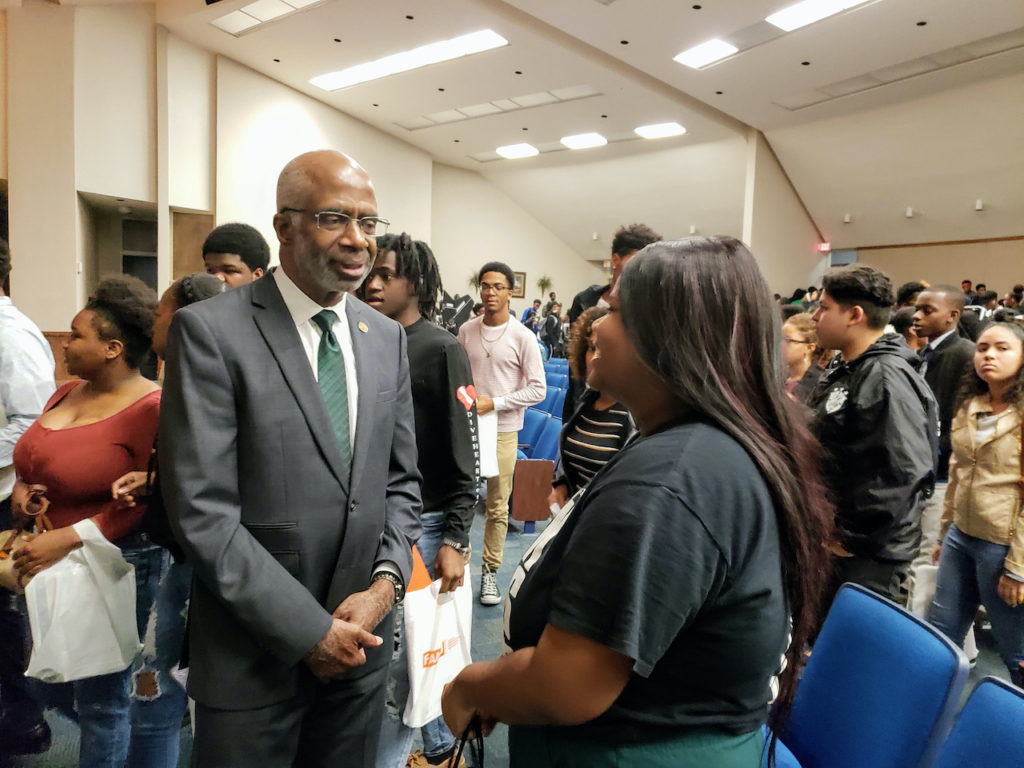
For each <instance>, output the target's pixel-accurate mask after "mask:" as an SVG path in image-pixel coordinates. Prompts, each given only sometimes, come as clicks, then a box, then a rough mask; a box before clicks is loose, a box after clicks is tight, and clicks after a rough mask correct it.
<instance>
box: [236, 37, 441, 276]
mask: <svg viewBox="0 0 1024 768" xmlns="http://www.w3.org/2000/svg"><path fill="white" fill-rule="evenodd" d="M313 149H338V150H341V151H343V152H345V153H347V154H349V155H351V156H352V157H354V158H355V159H356V160H357V161H358V162H359V163H360V164H361V165H362V166H363V167H364V168H365V169H366V170H367V171H368V172H369V174H370V177H371V178H372V179H373V183H374V186H375V187H376V191H377V204H378V208H379V211H380V214H381V216H383V217H384V218H386V219H388V220H389V221H391V223H392V229H393V230H397V231H399V232H400V231H402V230H406V231H408V232H414V233H416V235H417V237H419V238H421V239H425V240H428V241H429V239H430V174H431V161H430V156H429V155H427V154H426V153H425V152H422V151H420V150H418V149H415V148H413V147H412V146H410V145H409V144H406V143H404V142H402V141H399V140H398V139H393V138H391V137H390V136H387V135H385V134H383V133H381V132H380V131H378V130H376V129H374V128H370V127H369V126H368V125H366V124H365V123H362V122H360V121H358V120H355V119H354V118H351V117H349V116H348V115H345V114H343V113H341V112H339V111H337V110H336V109H332V108H331V107H328V106H326V105H325V104H322V103H320V102H319V101H316V100H314V99H311V98H309V97H308V96H305V95H303V94H301V93H299V92H298V91H294V90H292V89H291V88H288V87H287V86H284V85H281V84H280V83H278V82H276V81H274V80H271V79H270V78H268V77H264V76H263V75H261V74H259V73H257V72H254V71H253V70H251V69H248V68H246V67H243V66H242V65H240V64H236V63H235V62H233V61H231V60H230V59H225V58H223V57H218V59H217V202H216V213H217V223H218V224H224V223H226V222H229V221H242V222H245V223H247V224H251V225H252V226H254V227H256V228H257V229H259V230H260V231H261V232H262V233H263V236H264V237H265V238H267V242H268V243H270V251H271V254H272V255H273V259H274V261H275V262H276V260H277V237H276V235H275V234H274V228H273V217H274V213H275V211H276V206H275V202H276V201H275V189H276V186H277V177H278V174H280V172H281V169H282V168H283V167H284V166H285V164H286V163H287V162H288V161H289V160H291V159H292V158H293V157H295V156H296V155H299V154H301V153H303V152H307V151H309V150H313Z"/></svg>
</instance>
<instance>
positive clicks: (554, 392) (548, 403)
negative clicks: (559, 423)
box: [531, 387, 562, 416]
mask: <svg viewBox="0 0 1024 768" xmlns="http://www.w3.org/2000/svg"><path fill="white" fill-rule="evenodd" d="M561 391H562V390H560V389H559V388H558V387H548V391H547V394H546V395H544V399H543V400H541V401H540V402H539V403H537V404H536V405H534V406H531V407H532V408H536V409H537V410H538V411H544V413H550V414H551V415H553V416H560V415H561V414H559V413H555V410H554V406H555V398H557V397H558V393H559V392H561Z"/></svg>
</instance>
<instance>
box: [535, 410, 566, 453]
mask: <svg viewBox="0 0 1024 768" xmlns="http://www.w3.org/2000/svg"><path fill="white" fill-rule="evenodd" d="M561 431H562V420H561V419H559V418H556V417H554V416H552V417H551V419H550V420H549V421H548V422H547V423H545V424H544V429H543V430H541V433H540V437H538V438H537V442H536V443H535V444H534V446H533V450H532V451H530V452H529V453H530V458H531V459H548V460H549V461H556V460H557V459H558V435H559V434H560V433H561Z"/></svg>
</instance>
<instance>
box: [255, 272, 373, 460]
mask: <svg viewBox="0 0 1024 768" xmlns="http://www.w3.org/2000/svg"><path fill="white" fill-rule="evenodd" d="M273 279H274V280H275V281H276V282H277V288H278V290H279V291H281V298H282V299H284V304H285V306H286V307H287V308H288V314H290V315H291V316H292V320H293V321H294V322H295V329H296V330H297V331H298V332H299V339H301V340H302V348H303V350H305V352H306V358H307V359H308V360H309V365H310V367H311V368H312V369H313V378H315V379H317V381H319V380H320V379H319V371H318V365H317V357H318V353H319V351H320V337H321V336H322V335H323V334H322V333H321V332H320V326H319V325H317V324H316V323H314V322H313V316H314V315H316V314H317V313H318V312H320V311H321V310H324V309H329V310H331V311H332V312H334V313H335V315H337V319H336V320H335V321H334V325H332V326H331V330H332V331H334V335H335V336H336V337H337V339H338V346H339V347H341V356H342V358H343V359H344V360H345V384H346V386H347V387H348V439H349V451H350V455H351V453H352V452H354V451H355V442H356V413H357V411H358V410H359V379H358V378H357V377H356V353H355V351H354V350H353V348H352V332H351V329H350V328H349V325H348V316H347V315H346V314H345V302H346V301H347V300H348V294H344V293H343V294H342V295H341V301H339V302H338V303H337V304H335V305H334V306H333V307H321V306H320V305H319V304H317V303H316V302H315V301H313V300H312V299H311V298H309V296H307V295H306V294H304V293H303V292H302V291H301V290H299V287H298V286H297V285H295V283H293V282H292V280H291V278H290V277H288V275H287V274H285V271H284V270H283V269H281V268H278V269H275V270H274V272H273Z"/></svg>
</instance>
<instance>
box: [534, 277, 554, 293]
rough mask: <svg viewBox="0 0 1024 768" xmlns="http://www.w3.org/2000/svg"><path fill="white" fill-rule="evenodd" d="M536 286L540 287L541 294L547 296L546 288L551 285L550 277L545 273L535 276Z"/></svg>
mask: <svg viewBox="0 0 1024 768" xmlns="http://www.w3.org/2000/svg"><path fill="white" fill-rule="evenodd" d="M537 287H538V288H540V295H541V296H547V295H548V289H549V288H550V287H551V278H550V277H548V276H547V275H541V276H540V277H539V278H537Z"/></svg>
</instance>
